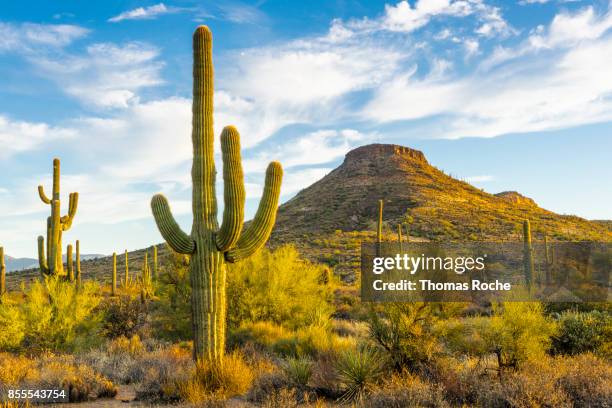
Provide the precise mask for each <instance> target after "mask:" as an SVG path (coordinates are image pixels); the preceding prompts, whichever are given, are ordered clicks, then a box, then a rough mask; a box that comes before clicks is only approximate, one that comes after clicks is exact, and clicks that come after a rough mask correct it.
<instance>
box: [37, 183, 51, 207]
mask: <svg viewBox="0 0 612 408" xmlns="http://www.w3.org/2000/svg"><path fill="white" fill-rule="evenodd" d="M38 196H39V197H40V200H41V201H42V202H43V203H45V204H51V200H49V197H47V195H46V194H45V188H44V187H43V186H38Z"/></svg>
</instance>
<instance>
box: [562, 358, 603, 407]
mask: <svg viewBox="0 0 612 408" xmlns="http://www.w3.org/2000/svg"><path fill="white" fill-rule="evenodd" d="M551 365H552V367H553V370H554V372H555V375H556V376H558V378H557V381H556V382H557V386H558V387H559V388H560V389H561V390H562V391H563V392H564V393H565V394H566V395H567V396H568V398H569V399H570V400H571V401H572V403H573V405H574V406H576V407H611V406H612V365H611V363H610V361H609V360H605V359H601V358H598V357H596V356H594V355H592V354H588V353H587V354H583V355H579V356H575V357H572V358H560V357H557V358H556V359H555V360H554V363H553V364H551Z"/></svg>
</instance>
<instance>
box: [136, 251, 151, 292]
mask: <svg viewBox="0 0 612 408" xmlns="http://www.w3.org/2000/svg"><path fill="white" fill-rule="evenodd" d="M139 283H140V298H141V300H142V301H143V303H144V301H145V300H146V299H149V298H151V295H152V294H153V283H152V281H151V269H150V268H149V253H148V252H145V254H144V261H143V264H142V272H141V275H140V279H139Z"/></svg>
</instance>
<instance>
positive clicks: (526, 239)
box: [523, 220, 534, 289]
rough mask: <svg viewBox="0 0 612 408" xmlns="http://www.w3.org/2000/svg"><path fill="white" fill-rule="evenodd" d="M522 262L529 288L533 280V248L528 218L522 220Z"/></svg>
mask: <svg viewBox="0 0 612 408" xmlns="http://www.w3.org/2000/svg"><path fill="white" fill-rule="evenodd" d="M523 263H524V266H523V268H524V271H525V283H526V284H527V288H528V289H531V283H532V280H533V267H534V265H533V248H532V247H531V225H530V224H529V220H525V221H523Z"/></svg>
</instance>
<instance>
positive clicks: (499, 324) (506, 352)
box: [473, 302, 556, 369]
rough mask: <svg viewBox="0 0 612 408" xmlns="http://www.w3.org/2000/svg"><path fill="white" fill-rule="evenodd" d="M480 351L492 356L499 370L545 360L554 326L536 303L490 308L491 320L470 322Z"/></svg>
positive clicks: (485, 318) (518, 303) (487, 318)
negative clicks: (477, 339) (479, 344)
mask: <svg viewBox="0 0 612 408" xmlns="http://www.w3.org/2000/svg"><path fill="white" fill-rule="evenodd" d="M473 323H474V324H475V330H476V331H477V332H478V333H479V335H480V337H481V340H482V350H484V351H485V352H487V353H494V354H495V356H496V357H497V363H498V367H499V368H500V369H502V368H517V367H519V366H520V365H521V364H523V363H525V362H527V361H534V360H537V359H540V358H542V357H544V355H545V353H546V351H547V350H548V348H549V347H550V342H551V336H552V335H553V334H554V333H555V330H556V325H555V324H554V322H553V321H551V320H550V319H548V318H546V317H545V316H544V314H543V309H542V305H541V304H540V303H537V302H506V303H504V304H503V305H502V304H497V305H494V308H493V316H491V317H490V318H489V317H481V318H476V319H475V320H473Z"/></svg>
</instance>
